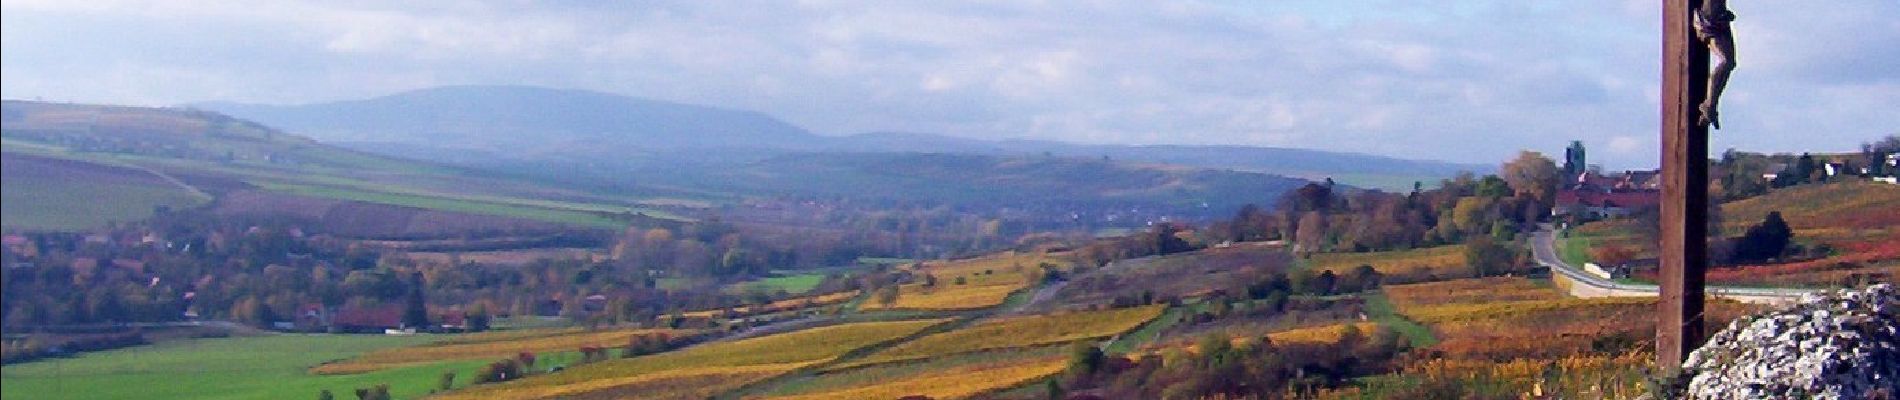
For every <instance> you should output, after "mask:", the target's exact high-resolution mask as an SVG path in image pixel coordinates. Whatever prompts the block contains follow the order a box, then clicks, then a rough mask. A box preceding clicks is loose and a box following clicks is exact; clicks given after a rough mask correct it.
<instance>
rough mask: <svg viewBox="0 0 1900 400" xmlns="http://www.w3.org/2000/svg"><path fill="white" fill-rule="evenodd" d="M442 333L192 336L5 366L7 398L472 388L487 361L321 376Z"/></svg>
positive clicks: (212, 399)
mask: <svg viewBox="0 0 1900 400" xmlns="http://www.w3.org/2000/svg"><path fill="white" fill-rule="evenodd" d="M440 339H442V338H441V337H438V336H427V335H423V336H367V335H275V336H260V337H234V338H214V339H188V340H180V341H170V342H163V343H159V344H154V345H150V346H139V347H131V348H125V349H118V350H109V351H102V352H97V353H87V354H83V355H80V356H77V357H74V358H70V359H52V360H43V361H36V362H30V363H24V364H17V365H8V366H6V367H5V368H4V369H0V371H4V373H0V376H4V378H5V382H6V383H5V384H4V385H0V397H5V398H8V399H41V400H58V399H139V400H162V399H181V400H182V399H194V400H248V399H257V400H276V399H314V398H316V397H317V392H318V391H320V390H324V389H328V390H330V391H331V392H332V393H334V394H335V395H336V396H337V397H336V398H338V399H344V398H351V397H353V396H354V394H352V391H353V390H354V389H356V388H364V387H370V386H374V385H376V384H383V383H386V384H389V385H390V390H391V394H393V395H395V397H397V398H404V399H409V398H417V397H420V396H421V395H424V394H427V393H429V392H430V391H431V390H432V389H434V388H435V387H436V385H437V383H438V382H439V380H440V379H441V376H442V373H443V372H454V373H455V374H456V377H457V378H456V384H457V386H462V385H466V384H467V383H468V379H469V377H471V376H473V375H474V371H475V369H476V368H479V367H480V366H481V365H483V364H485V363H486V362H487V361H489V360H476V361H459V362H456V361H451V362H435V363H426V364H415V365H410V366H407V367H400V368H389V369H383V370H380V371H376V372H371V373H363V374H350V375H318V374H313V373H310V372H309V371H308V369H309V368H311V367H313V366H316V365H318V364H321V363H324V362H327V361H332V360H340V359H346V358H350V357H354V356H357V355H359V354H362V353H365V352H370V351H376V350H381V349H389V348H397V347H405V346H416V345H424V344H428V343H431V342H433V341H436V340H440Z"/></svg>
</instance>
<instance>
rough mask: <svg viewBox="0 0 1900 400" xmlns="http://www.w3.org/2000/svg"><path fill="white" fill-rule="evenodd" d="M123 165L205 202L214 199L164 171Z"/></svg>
mask: <svg viewBox="0 0 1900 400" xmlns="http://www.w3.org/2000/svg"><path fill="white" fill-rule="evenodd" d="M121 164H124V165H125V166H128V167H132V168H136V169H138V170H140V171H145V173H148V174H152V176H156V177H158V179H162V180H164V181H165V182H169V183H171V184H172V185H175V186H178V188H180V189H184V190H185V191H186V192H190V193H191V195H192V196H197V197H198V198H201V199H205V200H211V199H213V198H214V197H212V196H211V194H210V193H205V191H203V190H199V189H198V187H197V186H192V185H191V184H189V183H185V181H184V180H180V179H178V177H175V176H172V175H171V174H167V173H165V172H163V171H159V170H156V169H152V168H151V167H147V166H144V165H139V164H137V163H121Z"/></svg>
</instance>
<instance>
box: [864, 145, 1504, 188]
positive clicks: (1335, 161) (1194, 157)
mask: <svg viewBox="0 0 1900 400" xmlns="http://www.w3.org/2000/svg"><path fill="white" fill-rule="evenodd" d="M831 147H832V148H835V149H848V150H857V151H916V152H954V153H978V154H1044V153H1047V154H1050V155H1056V156H1073V157H1109V158H1112V159H1120V160H1130V161H1141V162H1150V163H1165V164H1175V165H1184V166H1194V167H1206V168H1226V169H1236V170H1243V171H1253V172H1263V173H1270V174H1278V175H1287V176H1294V177H1301V178H1308V179H1316V180H1317V179H1323V178H1327V177H1333V178H1338V179H1339V180H1340V181H1342V182H1348V183H1351V184H1355V185H1359V186H1368V187H1386V188H1392V189H1410V184H1411V181H1412V180H1424V181H1426V182H1427V183H1430V182H1433V181H1436V180H1437V179H1440V178H1444V177H1450V176H1452V175H1454V174H1457V173H1458V172H1461V171H1471V172H1477V173H1484V172H1488V171H1491V170H1493V169H1495V167H1494V166H1490V165H1482V164H1458V163H1449V162H1443V161H1426V160H1408V159H1398V158H1392V157H1383V156H1374V155H1367V154H1359V153H1345V152H1333V151H1322V150H1307V149H1289V148H1277V147H1255V146H1217V145H1088V144H1074V143H1064V142H1056V141H1046V140H997V141H991V140H979V139H965V138H955V137H949V136H942V135H933V134H925V133H900V132H876V133H866V134H859V135H853V136H847V137H842V138H838V139H836V140H834V141H832V145H831Z"/></svg>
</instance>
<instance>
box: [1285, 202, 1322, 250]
mask: <svg viewBox="0 0 1900 400" xmlns="http://www.w3.org/2000/svg"><path fill="white" fill-rule="evenodd" d="M1293 238H1294V243H1295V245H1294V250H1295V251H1303V252H1316V251H1320V248H1321V247H1323V246H1325V244H1326V215H1324V214H1320V212H1318V211H1309V212H1307V213H1306V215H1305V216H1301V217H1300V224H1299V230H1297V231H1295V232H1294V234H1293Z"/></svg>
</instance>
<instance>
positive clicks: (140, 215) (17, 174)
mask: <svg viewBox="0 0 1900 400" xmlns="http://www.w3.org/2000/svg"><path fill="white" fill-rule="evenodd" d="M17 149H22V148H21V147H18V146H16V145H15V144H14V143H11V142H9V143H8V144H7V153H6V156H5V159H6V162H5V164H6V165H5V168H4V169H0V221H4V222H0V223H4V225H5V227H6V228H11V229H65V230H72V229H84V228H92V227H98V226H103V225H106V224H107V223H110V222H114V221H118V222H131V221H137V220H141V219H145V218H148V217H151V216H152V211H153V209H154V208H155V207H158V206H167V207H171V208H186V207H193V206H197V205H199V204H204V203H205V202H206V201H207V200H210V199H207V198H204V197H202V196H200V195H198V194H196V193H192V192H191V191H189V190H186V189H185V188H183V187H179V186H176V185H172V184H170V183H167V182H165V181H163V180H160V179H159V178H158V177H157V176H154V175H152V174H150V173H147V172H144V171H139V170H135V169H129V168H120V167H115V166H110V165H104V164H97V165H92V164H79V163H77V162H74V161H71V160H67V159H61V158H42V157H38V156H33V155H28V154H29V153H15V152H14V150H17ZM72 165H79V166H83V168H77V169H69V168H66V166H72Z"/></svg>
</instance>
